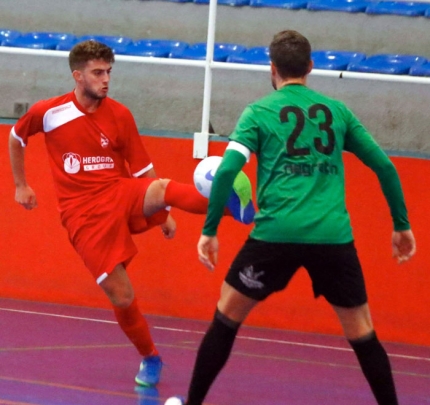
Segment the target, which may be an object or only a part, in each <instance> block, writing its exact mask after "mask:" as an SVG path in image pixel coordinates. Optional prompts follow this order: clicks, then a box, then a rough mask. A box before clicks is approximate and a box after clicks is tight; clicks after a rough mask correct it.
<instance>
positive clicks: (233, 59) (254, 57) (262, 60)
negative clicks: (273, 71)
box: [227, 46, 270, 65]
mask: <svg viewBox="0 0 430 405" xmlns="http://www.w3.org/2000/svg"><path fill="white" fill-rule="evenodd" d="M227 62H230V63H247V64H253V65H270V56H269V47H268V46H257V47H254V48H249V49H248V50H247V51H245V52H242V53H238V54H236V55H231V56H229V57H228V58H227Z"/></svg>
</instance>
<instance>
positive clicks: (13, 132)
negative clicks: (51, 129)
mask: <svg viewBox="0 0 430 405" xmlns="http://www.w3.org/2000/svg"><path fill="white" fill-rule="evenodd" d="M11 133H12V136H13V137H14V138H15V139H16V140H17V141H19V142H20V143H21V146H22V147H23V148H25V147H26V146H27V145H26V144H25V142H24V140H23V139H22V138H21V137H19V136H18V135H17V134H16V132H15V127H12V129H11Z"/></svg>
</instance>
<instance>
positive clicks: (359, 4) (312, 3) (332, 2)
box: [307, 0, 371, 13]
mask: <svg viewBox="0 0 430 405" xmlns="http://www.w3.org/2000/svg"><path fill="white" fill-rule="evenodd" d="M369 4H371V3H370V2H369V1H366V0H309V2H308V5H307V9H308V10H312V11H341V12H345V13H364V12H365V11H366V9H367V7H368V6H369Z"/></svg>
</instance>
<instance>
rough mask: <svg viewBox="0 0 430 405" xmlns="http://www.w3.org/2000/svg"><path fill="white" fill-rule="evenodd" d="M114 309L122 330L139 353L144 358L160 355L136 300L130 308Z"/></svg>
mask: <svg viewBox="0 0 430 405" xmlns="http://www.w3.org/2000/svg"><path fill="white" fill-rule="evenodd" d="M113 309H114V313H115V317H116V320H117V321H118V324H119V326H120V328H121V329H122V330H123V332H124V333H125V334H126V335H127V337H128V338H129V339H130V341H131V343H133V344H134V346H135V347H136V349H137V350H138V352H139V353H140V354H141V355H142V356H148V355H156V354H158V351H157V349H156V348H155V345H154V342H153V341H152V337H151V333H150V331H149V327H148V324H147V322H146V320H145V318H144V317H143V316H142V314H141V313H140V311H139V307H138V305H137V300H136V298H134V300H133V302H132V303H131V305H130V306H129V307H128V308H118V307H115V306H114V307H113Z"/></svg>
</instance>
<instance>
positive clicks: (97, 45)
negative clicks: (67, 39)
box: [69, 40, 115, 72]
mask: <svg viewBox="0 0 430 405" xmlns="http://www.w3.org/2000/svg"><path fill="white" fill-rule="evenodd" d="M95 59H102V60H104V61H105V62H108V63H114V62H115V56H114V53H113V51H112V49H111V48H109V47H108V46H107V45H105V44H102V43H101V42H98V41H94V40H88V41H82V42H79V43H77V44H76V45H75V46H74V47H73V48H72V50H71V51H70V54H69V66H70V70H71V71H72V72H73V71H74V70H79V69H82V68H83V67H84V66H85V65H86V63H87V62H89V61H90V60H95Z"/></svg>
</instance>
